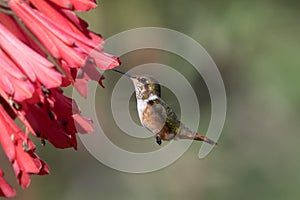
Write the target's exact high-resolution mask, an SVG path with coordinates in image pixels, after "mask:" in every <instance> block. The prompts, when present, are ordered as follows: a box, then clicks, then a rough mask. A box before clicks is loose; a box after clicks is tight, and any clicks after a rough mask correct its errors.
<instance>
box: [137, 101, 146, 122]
mask: <svg viewBox="0 0 300 200" xmlns="http://www.w3.org/2000/svg"><path fill="white" fill-rule="evenodd" d="M137 108H138V115H139V118H140V122H141V124H142V125H143V126H144V123H143V120H142V119H143V112H144V110H146V108H147V101H145V100H142V99H138V100H137Z"/></svg>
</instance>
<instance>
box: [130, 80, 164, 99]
mask: <svg viewBox="0 0 300 200" xmlns="http://www.w3.org/2000/svg"><path fill="white" fill-rule="evenodd" d="M130 79H131V80H132V82H133V84H134V88H135V94H136V98H137V99H142V100H145V99H148V98H149V97H150V96H151V95H156V96H158V97H160V85H159V83H158V81H157V80H155V79H154V78H152V77H147V76H132V77H130Z"/></svg>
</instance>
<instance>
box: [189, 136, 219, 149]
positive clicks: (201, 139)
mask: <svg viewBox="0 0 300 200" xmlns="http://www.w3.org/2000/svg"><path fill="white" fill-rule="evenodd" d="M194 140H198V141H203V142H206V143H208V144H211V145H216V146H217V145H218V143H216V142H214V141H212V140H211V139H209V138H208V137H205V136H203V135H201V134H199V133H196V134H195V136H194Z"/></svg>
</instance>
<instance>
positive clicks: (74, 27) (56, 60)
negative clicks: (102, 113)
mask: <svg viewBox="0 0 300 200" xmlns="http://www.w3.org/2000/svg"><path fill="white" fill-rule="evenodd" d="M95 7H96V1H95V0H4V1H3V0H2V1H0V61H1V64H0V74H1V79H0V131H1V132H0V144H1V146H2V148H3V151H4V153H5V154H6V156H7V158H8V160H9V162H10V163H11V165H12V167H13V169H14V172H15V175H16V177H17V180H18V183H19V185H21V186H22V187H23V188H27V187H28V186H29V184H30V175H31V174H37V175H44V174H48V173H49V168H48V166H47V164H46V163H45V162H44V161H42V160H41V159H40V158H39V157H38V156H37V155H36V154H35V145H34V144H33V143H32V142H31V140H30V139H29V138H28V135H29V134H32V135H33V136H35V137H38V138H40V139H41V141H42V143H43V144H44V143H45V141H49V142H50V143H51V144H53V145H54V146H55V147H57V148H69V147H73V148H75V149H76V147H77V142H76V133H77V132H79V133H90V132H92V131H93V127H92V121H91V120H89V119H88V118H85V117H84V116H82V115H81V114H80V113H81V112H80V109H79V108H78V107H77V105H76V103H75V102H74V100H73V99H71V98H68V97H66V96H65V95H64V94H63V90H62V87H66V86H69V85H73V86H74V87H75V88H76V89H77V90H78V92H79V93H80V94H81V95H82V96H84V97H86V96H87V92H88V90H87V81H89V80H95V81H98V82H99V84H100V85H101V86H103V84H102V80H103V79H104V77H103V76H102V75H101V73H100V72H99V71H98V70H97V68H98V69H100V70H106V69H111V68H114V67H116V66H118V65H119V60H118V58H116V57H114V56H111V55H108V54H105V53H104V52H103V49H102V46H101V45H102V43H103V39H102V37H101V36H100V35H98V34H95V33H93V32H91V31H90V30H88V24H87V23H86V22H85V21H84V20H82V19H80V18H79V17H78V16H77V15H76V14H75V13H74V11H88V10H90V9H93V8H95ZM16 118H19V120H20V121H21V122H22V123H23V127H22V128H19V127H18V126H17V125H16V124H15V121H14V120H15V119H16ZM15 195H16V194H15V190H14V189H13V188H12V187H11V186H10V185H9V184H8V183H7V182H6V180H5V179H4V173H3V171H2V170H1V168H0V196H4V197H13V196H15Z"/></svg>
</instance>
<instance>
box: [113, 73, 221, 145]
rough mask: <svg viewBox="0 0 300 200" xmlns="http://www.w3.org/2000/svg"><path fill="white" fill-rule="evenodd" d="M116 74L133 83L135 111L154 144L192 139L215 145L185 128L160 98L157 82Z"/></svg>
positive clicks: (146, 78)
mask: <svg viewBox="0 0 300 200" xmlns="http://www.w3.org/2000/svg"><path fill="white" fill-rule="evenodd" d="M113 71H116V72H118V73H121V74H124V75H126V76H128V77H129V78H130V79H131V81H132V82H133V85H134V88H135V96H136V100H137V111H138V116H139V119H140V122H141V124H142V125H143V126H144V127H145V128H147V129H148V130H149V131H150V132H152V133H153V134H155V137H156V143H157V144H158V145H161V144H162V140H166V141H170V140H172V139H176V138H179V139H192V140H198V141H204V142H206V143H208V144H211V145H217V143H216V142H214V141H212V140H211V139H209V138H207V137H205V136H204V135H201V134H199V133H196V132H194V131H192V130H191V129H189V128H188V127H187V126H185V125H184V124H183V123H182V122H181V121H180V120H179V119H178V117H177V115H176V113H175V112H174V111H173V109H172V108H171V107H170V106H169V105H168V104H167V103H166V102H165V101H164V100H163V99H162V98H161V87H160V84H159V83H158V81H157V80H156V79H154V78H152V77H148V76H143V75H141V76H131V75H129V74H126V73H124V72H122V71H119V70H117V69H113Z"/></svg>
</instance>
